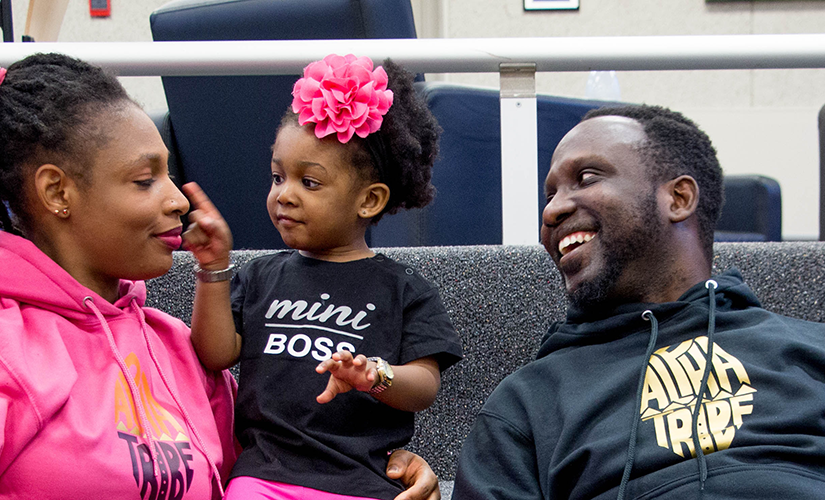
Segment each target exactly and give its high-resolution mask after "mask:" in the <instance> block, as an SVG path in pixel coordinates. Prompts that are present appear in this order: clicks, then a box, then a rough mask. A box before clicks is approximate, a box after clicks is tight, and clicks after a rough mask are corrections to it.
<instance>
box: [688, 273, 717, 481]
mask: <svg viewBox="0 0 825 500" xmlns="http://www.w3.org/2000/svg"><path fill="white" fill-rule="evenodd" d="M718 286H719V285H718V284H717V283H716V282H715V281H713V280H707V281H706V282H705V288H707V289H708V348H707V353H706V354H705V370H704V372H703V373H702V383H701V384H700V385H699V393H698V394H697V395H696V405H695V406H694V407H693V416H692V418H691V420H692V432H693V449H694V450H695V452H696V459H697V460H698V461H699V490H700V491H703V490H704V489H705V480H707V478H708V464H707V459H706V458H705V452H704V450H703V449H702V445H701V443H700V442H699V411H700V409H701V408H702V404H703V403H702V402H703V401H704V397H705V391H707V388H708V377H709V376H710V366H711V365H712V364H713V332H714V331H715V330H716V288H717V287H718Z"/></svg>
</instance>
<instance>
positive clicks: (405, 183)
mask: <svg viewBox="0 0 825 500" xmlns="http://www.w3.org/2000/svg"><path fill="white" fill-rule="evenodd" d="M382 66H383V67H384V70H385V71H386V72H387V77H388V81H387V88H388V89H389V90H392V92H393V102H392V106H390V109H389V111H387V114H386V115H384V121H383V123H382V124H381V128H380V129H379V130H378V131H377V132H373V133H372V134H370V135H368V136H367V137H366V138H365V139H362V138H360V137H358V136H357V135H354V136H353V137H352V139H351V140H350V141H349V142H347V143H346V144H343V146H344V148H345V151H347V154H349V158H347V159H348V160H349V163H350V164H351V165H352V166H353V167H354V168H355V169H356V171H357V172H358V173H359V174H360V175H361V176H362V178H364V179H365V180H367V181H370V182H374V181H380V182H384V183H385V184H387V186H388V187H389V188H390V199H389V201H388V202H387V206H386V207H385V208H384V210H383V212H381V213H380V214H378V215H377V216H375V217H373V219H372V223H373V224H375V223H377V222H378V221H379V220H380V219H381V217H382V216H383V214H385V213H390V214H393V213H396V212H397V211H398V210H399V209H401V208H421V207H424V206H426V205H427V204H428V203H430V202H431V201H432V199H433V196H434V195H435V188H434V187H433V185H432V184H431V182H430V181H431V179H432V169H433V162H434V161H435V159H436V156H438V137H439V135H440V134H441V127H439V125H438V122H437V121H436V119H435V117H434V116H433V114H432V113H431V112H430V110H429V108H428V107H427V103H426V102H424V100H423V99H422V98H421V97H420V96H419V95H418V94H417V93H416V91H415V88H414V87H413V83H414V81H415V77H414V76H413V74H412V73H410V72H409V71H407V70H405V69H404V68H402V67H401V66H399V65H397V64H395V63H394V62H393V61H392V60H390V59H386V60H385V61H384V63H383V65H382ZM297 124H298V115H297V114H295V113H294V112H293V111H292V109H291V108H290V109H288V110H287V112H286V114H285V115H284V117H283V119H282V120H281V125H280V127H279V129H278V130H279V131H280V129H281V128H283V127H284V126H286V125H297ZM307 126H309V127H314V124H312V123H308V124H307ZM321 140H325V141H336V142H337V139H336V138H335V136H334V135H332V136H327V137H324V138H323V139H321Z"/></svg>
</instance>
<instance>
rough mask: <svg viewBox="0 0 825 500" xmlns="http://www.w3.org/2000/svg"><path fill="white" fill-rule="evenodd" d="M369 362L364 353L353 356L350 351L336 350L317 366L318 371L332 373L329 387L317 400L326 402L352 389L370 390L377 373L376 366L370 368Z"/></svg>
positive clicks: (328, 383)
mask: <svg viewBox="0 0 825 500" xmlns="http://www.w3.org/2000/svg"><path fill="white" fill-rule="evenodd" d="M369 364H370V363H369V361H367V358H366V356H364V355H363V354H359V355H358V356H355V357H354V358H353V357H352V353H351V352H349V351H345V350H342V351H338V352H336V353H335V354H333V355H332V357H331V358H330V359H328V360H326V361H323V362H321V364H319V365H318V366H317V367H315V371H316V372H318V373H324V372H327V371H328V372H329V373H330V377H329V382H327V388H326V389H325V390H324V392H322V393H321V394H319V395H318V397H317V398H315V400H316V401H318V402H319V403H321V404H324V403H329V402H330V401H332V400H333V398H335V396H337V395H338V394H341V393H342V392H348V391H351V390H352V389H355V390H358V391H369V390H370V389H372V386H373V385H374V384H375V375H376V373H375V367H373V368H369Z"/></svg>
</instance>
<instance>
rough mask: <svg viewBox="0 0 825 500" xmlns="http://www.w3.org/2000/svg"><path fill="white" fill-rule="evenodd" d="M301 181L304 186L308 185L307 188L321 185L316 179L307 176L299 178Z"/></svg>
mask: <svg viewBox="0 0 825 500" xmlns="http://www.w3.org/2000/svg"><path fill="white" fill-rule="evenodd" d="M301 182H303V183H304V186H305V187H308V188H310V189H312V188H316V187H318V186H320V185H321V183H320V182H318V181H316V180H313V179H308V178H306V177H304V178H303V179H301Z"/></svg>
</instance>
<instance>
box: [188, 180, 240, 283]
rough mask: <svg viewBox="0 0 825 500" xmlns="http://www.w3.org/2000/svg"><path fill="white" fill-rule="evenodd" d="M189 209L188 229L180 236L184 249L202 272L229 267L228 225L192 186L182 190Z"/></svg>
mask: <svg viewBox="0 0 825 500" xmlns="http://www.w3.org/2000/svg"><path fill="white" fill-rule="evenodd" d="M183 192H184V194H186V196H187V198H189V201H190V203H191V205H192V211H191V212H189V228H188V229H187V230H186V232H185V233H183V242H184V243H183V247H184V248H186V249H187V250H189V251H190V252H192V254H193V255H194V256H195V258H196V259H198V263H199V264H200V266H201V267H202V268H204V269H209V268H212V269H225V268H227V267H229V251H230V250H232V232H231V231H230V230H229V225H228V224H227V223H226V221H225V220H224V219H223V217H222V216H221V213H220V212H219V211H218V209H217V208H215V205H213V204H212V202H211V201H209V197H208V196H206V193H204V192H203V190H202V189H201V188H200V186H198V184H197V183H195V182H190V183H188V184H185V185H184V186H183Z"/></svg>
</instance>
